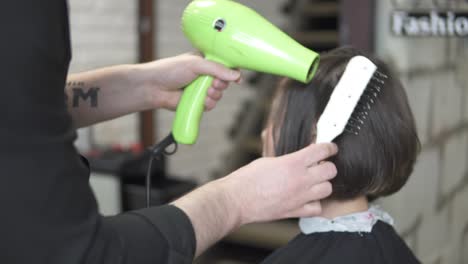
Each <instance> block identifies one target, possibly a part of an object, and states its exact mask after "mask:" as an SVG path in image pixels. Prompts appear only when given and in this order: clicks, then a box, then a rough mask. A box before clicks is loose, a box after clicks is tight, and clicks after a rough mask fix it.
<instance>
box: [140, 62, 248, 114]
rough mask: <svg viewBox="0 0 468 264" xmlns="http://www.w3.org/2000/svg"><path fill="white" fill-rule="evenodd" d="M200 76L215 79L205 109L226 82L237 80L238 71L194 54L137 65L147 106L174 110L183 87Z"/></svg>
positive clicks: (214, 99)
mask: <svg viewBox="0 0 468 264" xmlns="http://www.w3.org/2000/svg"><path fill="white" fill-rule="evenodd" d="M200 75H211V76H214V77H215V79H214V81H213V84H212V87H210V88H209V89H208V97H207V98H206V101H205V109H206V110H211V109H213V108H214V107H215V106H216V102H217V101H219V100H220V99H221V97H222V95H223V91H224V90H225V89H226V88H227V87H228V85H229V82H238V81H239V80H240V78H241V73H240V71H238V70H231V69H228V68H226V67H224V66H223V65H221V64H218V63H214V62H211V61H207V60H205V59H203V58H202V57H200V56H199V55H197V54H194V53H188V54H183V55H180V56H177V57H172V58H167V59H162V60H157V61H154V62H150V63H145V64H140V65H137V75H136V77H137V78H138V79H139V83H140V84H141V86H143V87H144V89H145V91H146V94H147V98H148V100H149V101H148V102H149V104H150V105H151V108H166V109H169V110H175V109H176V107H177V104H178V102H179V99H180V96H181V94H182V90H181V88H184V87H185V86H187V85H188V84H189V83H191V82H192V81H193V80H195V79H196V78H197V77H198V76H200Z"/></svg>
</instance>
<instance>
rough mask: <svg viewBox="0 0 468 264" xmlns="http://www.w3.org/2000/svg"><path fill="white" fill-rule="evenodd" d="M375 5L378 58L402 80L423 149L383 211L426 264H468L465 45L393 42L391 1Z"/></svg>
mask: <svg viewBox="0 0 468 264" xmlns="http://www.w3.org/2000/svg"><path fill="white" fill-rule="evenodd" d="M376 2H377V14H376V27H377V28H376V37H377V41H376V45H377V53H378V54H379V55H380V56H381V57H382V58H384V59H385V60H386V61H387V62H389V63H390V64H392V65H393V66H394V68H395V69H396V70H397V72H398V73H399V74H400V76H401V78H402V79H403V82H404V84H405V86H406V89H407V92H408V96H409V100H410V103H411V106H412V108H413V111H414V114H415V117H416V120H417V125H418V132H419V135H420V138H421V141H422V145H423V149H422V153H421V155H420V157H419V160H418V162H417V164H416V168H415V171H414V173H413V175H412V176H411V178H410V180H409V182H408V184H407V185H406V186H405V187H404V188H403V190H402V191H401V192H399V193H398V194H397V195H395V196H393V197H390V198H388V199H385V200H383V205H384V207H385V208H386V209H388V210H389V211H390V212H391V213H392V215H393V216H394V217H395V218H396V223H397V229H398V230H399V231H400V232H401V233H402V234H403V236H404V238H405V239H406V241H407V242H408V244H409V245H410V246H411V248H412V249H413V250H414V251H415V252H416V254H417V255H418V256H419V257H420V258H421V260H422V261H423V263H428V264H435V263H454V264H462V263H468V171H467V165H466V164H467V162H468V88H467V84H468V75H467V74H466V73H467V69H468V60H467V59H468V40H467V39H466V38H464V39H463V38H442V37H432V38H430V37H429V38H428V37H424V38H405V37H396V36H394V35H392V34H391V33H390V28H391V26H390V23H391V21H390V19H389V18H390V12H391V10H392V9H393V7H392V5H391V2H392V1H390V0H385V1H376ZM393 2H404V1H393ZM439 2H449V1H439ZM452 3H454V2H453V1H452ZM421 4H422V5H425V6H426V7H428V8H431V1H422V2H421ZM464 7H466V5H465V6H464ZM426 10H427V9H426ZM465 10H466V8H465Z"/></svg>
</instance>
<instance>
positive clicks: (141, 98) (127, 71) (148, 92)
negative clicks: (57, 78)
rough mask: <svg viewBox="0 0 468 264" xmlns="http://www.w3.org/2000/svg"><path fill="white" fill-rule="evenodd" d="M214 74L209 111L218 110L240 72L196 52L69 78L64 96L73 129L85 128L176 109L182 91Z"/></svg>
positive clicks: (209, 98) (208, 98) (209, 96)
mask: <svg viewBox="0 0 468 264" xmlns="http://www.w3.org/2000/svg"><path fill="white" fill-rule="evenodd" d="M202 74H207V75H212V76H215V77H216V79H215V81H214V82H213V85H212V87H211V88H210V89H209V91H208V97H207V99H206V102H205V108H206V109H207V110H210V109H212V108H214V106H215V104H216V101H218V100H219V99H220V98H221V96H222V91H223V90H224V89H225V88H226V87H227V86H228V82H230V81H237V80H239V78H240V72H239V71H235V70H230V69H227V68H225V67H223V66H221V65H219V64H216V63H213V62H210V61H206V60H204V59H203V58H201V57H200V56H198V55H195V54H184V55H181V56H177V57H173V58H168V59H163V60H158V61H154V62H150V63H144V64H135V65H119V66H112V67H107V68H102V69H98V70H94V71H88V72H83V73H77V74H71V75H69V76H68V79H67V85H66V88H65V92H66V94H67V105H68V109H69V112H70V113H71V115H72V118H73V122H74V124H75V127H85V126H89V125H92V124H95V123H99V122H102V121H106V120H110V119H113V118H116V117H119V116H122V115H126V114H129V113H134V112H139V111H144V110H149V109H155V108H166V109H170V110H174V109H175V108H176V106H177V103H178V101H179V98H180V95H181V91H180V88H181V87H184V86H186V85H187V84H189V83H190V82H191V81H192V80H194V79H195V78H196V77H197V76H198V75H202Z"/></svg>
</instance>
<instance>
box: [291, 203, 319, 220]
mask: <svg viewBox="0 0 468 264" xmlns="http://www.w3.org/2000/svg"><path fill="white" fill-rule="evenodd" d="M320 213H322V206H321V205H320V202H309V203H306V204H304V205H302V206H301V207H299V208H298V209H295V210H293V211H291V212H289V213H288V215H287V216H286V217H287V218H292V217H312V216H317V215H319V214H320Z"/></svg>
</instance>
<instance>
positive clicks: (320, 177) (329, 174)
mask: <svg viewBox="0 0 468 264" xmlns="http://www.w3.org/2000/svg"><path fill="white" fill-rule="evenodd" d="M307 172H308V173H307V178H308V179H310V180H311V181H312V183H311V185H313V184H317V183H321V182H325V181H329V180H331V179H333V178H335V176H336V174H337V170H336V166H335V164H333V163H332V162H329V161H326V162H322V163H320V164H319V165H317V166H313V167H310V168H308V169H307Z"/></svg>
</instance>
